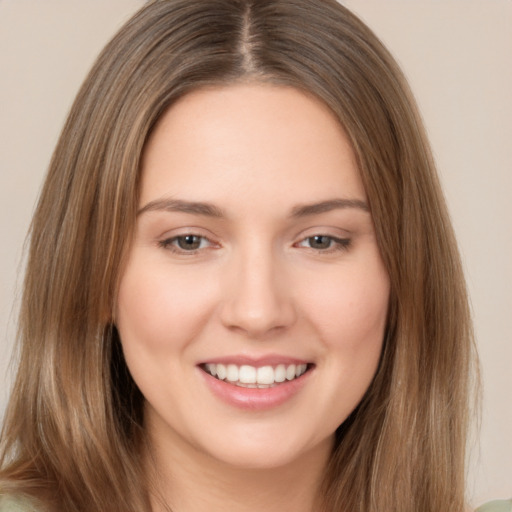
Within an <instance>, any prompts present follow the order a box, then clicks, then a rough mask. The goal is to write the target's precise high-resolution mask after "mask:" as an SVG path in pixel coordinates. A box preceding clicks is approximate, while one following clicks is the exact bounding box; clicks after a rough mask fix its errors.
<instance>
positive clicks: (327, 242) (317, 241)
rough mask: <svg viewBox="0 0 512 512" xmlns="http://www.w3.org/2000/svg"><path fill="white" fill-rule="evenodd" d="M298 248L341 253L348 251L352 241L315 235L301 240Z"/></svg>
mask: <svg viewBox="0 0 512 512" xmlns="http://www.w3.org/2000/svg"><path fill="white" fill-rule="evenodd" d="M297 246H298V247H306V248H309V249H314V250H315V251H322V252H332V251H341V250H345V249H348V247H349V246H350V239H349V238H338V237H335V236H329V235H313V236H308V237H307V238H304V240H301V241H300V242H299V243H298V244H297Z"/></svg>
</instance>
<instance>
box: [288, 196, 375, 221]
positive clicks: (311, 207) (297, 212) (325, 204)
mask: <svg viewBox="0 0 512 512" xmlns="http://www.w3.org/2000/svg"><path fill="white" fill-rule="evenodd" d="M346 208H357V209H359V210H363V211H365V212H370V208H369V207H368V204H367V203H366V202H365V201H362V200H361V199H329V200H327V201H321V202H320V203H311V204H305V205H299V206H296V207H295V208H293V209H292V214H291V216H292V217H307V216H309V215H318V214H320V213H326V212H330V211H332V210H338V209H346Z"/></svg>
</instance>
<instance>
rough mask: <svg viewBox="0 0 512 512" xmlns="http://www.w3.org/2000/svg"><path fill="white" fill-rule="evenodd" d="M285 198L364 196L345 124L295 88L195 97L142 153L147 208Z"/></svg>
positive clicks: (240, 89) (172, 112) (171, 112)
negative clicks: (180, 199) (180, 201)
mask: <svg viewBox="0 0 512 512" xmlns="http://www.w3.org/2000/svg"><path fill="white" fill-rule="evenodd" d="M285 192H286V194H287V195H291V196H293V195H294V194H297V195H301V194H302V195H308V196H309V197H304V198H302V197H298V198H297V199H298V200H300V201H304V200H311V199H313V200H316V199H319V200H323V199H325V197H326V196H329V195H330V196H350V197H358V198H360V199H364V198H365V192H364V188H363V185H362V183H361V180H360V177H359V172H358V169H357V165H356V161H355V157H354V153H353V151H352V148H351V146H350V143H349V141H348V139H347V137H346V135H345V133H344V130H343V128H342V126H341V124H340V123H339V122H338V120H337V119H336V117H335V116H334V114H333V113H332V112H331V111H330V110H329V108H328V107H327V106H325V105H324V104H323V103H322V102H321V101H320V100H318V99H316V98H314V97H313V96H311V95H307V94H305V93H303V92H301V91H298V90H297V89H294V88H291V87H285V86H275V85H268V84H237V85H230V86H224V87H215V88H213V87H212V88H205V89H201V90H198V91H195V92H192V93H190V94H188V95H186V96H185V97H183V98H181V99H180V100H179V101H178V102H177V103H175V104H174V105H173V106H172V107H171V108H169V109H168V110H167V112H166V113H165V114H164V115H163V116H162V118H161V119H160V121H159V123H158V124H157V126H156V128H155V130H154V131H153V133H152V135H151V137H150V139H149V141H148V143H147V145H146V148H145V151H144V154H143V161H142V190H141V203H144V202H147V201H150V200H154V199H155V198H158V197H159V196H174V195H176V194H178V195H180V196H185V198H187V199H189V198H190V199H198V200H212V199H213V200H216V199H219V200H221V199H222V198H225V197H229V196H230V193H231V195H232V194H233V193H236V194H238V195H241V196H247V197H252V196H255V195H259V196H262V195H263V196H265V197H267V198H268V199H270V198H271V197H274V198H275V197H276V196H277V197H278V196H279V195H281V196H282V195H283V194H284V193H285ZM212 195H216V196H217V197H210V196H212ZM315 195H317V196H319V197H314V196H315ZM189 196H191V197H189Z"/></svg>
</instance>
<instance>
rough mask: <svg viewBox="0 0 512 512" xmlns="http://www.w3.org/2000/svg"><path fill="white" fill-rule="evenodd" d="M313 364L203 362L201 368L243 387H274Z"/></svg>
mask: <svg viewBox="0 0 512 512" xmlns="http://www.w3.org/2000/svg"><path fill="white" fill-rule="evenodd" d="M311 367H312V365H311V364H288V365H285V364H278V365H276V366H260V367H255V366H250V365H240V366H238V365H236V364H214V363H206V364H202V365H201V366H200V368H201V369H202V370H203V371H204V372H206V373H208V374H209V375H211V376H212V377H215V378H216V379H218V380H222V381H224V382H227V383H229V384H233V385H234V386H239V387H243V388H258V389H266V388H273V387H276V386H278V385H280V384H283V383H285V382H289V381H293V380H296V379H298V378H299V377H301V376H302V375H304V373H306V372H307V371H308V370H310V369H311Z"/></svg>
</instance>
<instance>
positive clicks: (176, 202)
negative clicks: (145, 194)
mask: <svg viewBox="0 0 512 512" xmlns="http://www.w3.org/2000/svg"><path fill="white" fill-rule="evenodd" d="M154 211H166V212H183V213H191V214H193V215H204V216H206V217H216V218H221V217H225V214H224V212H223V211H222V210H221V209H220V208H219V207H217V206H215V205H213V204H210V203H202V202H196V201H182V200H180V199H156V200H155V201H150V202H149V203H148V204H146V205H145V206H143V207H142V208H141V209H140V210H139V211H138V212H137V216H139V215H142V214H143V213H145V212H154Z"/></svg>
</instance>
